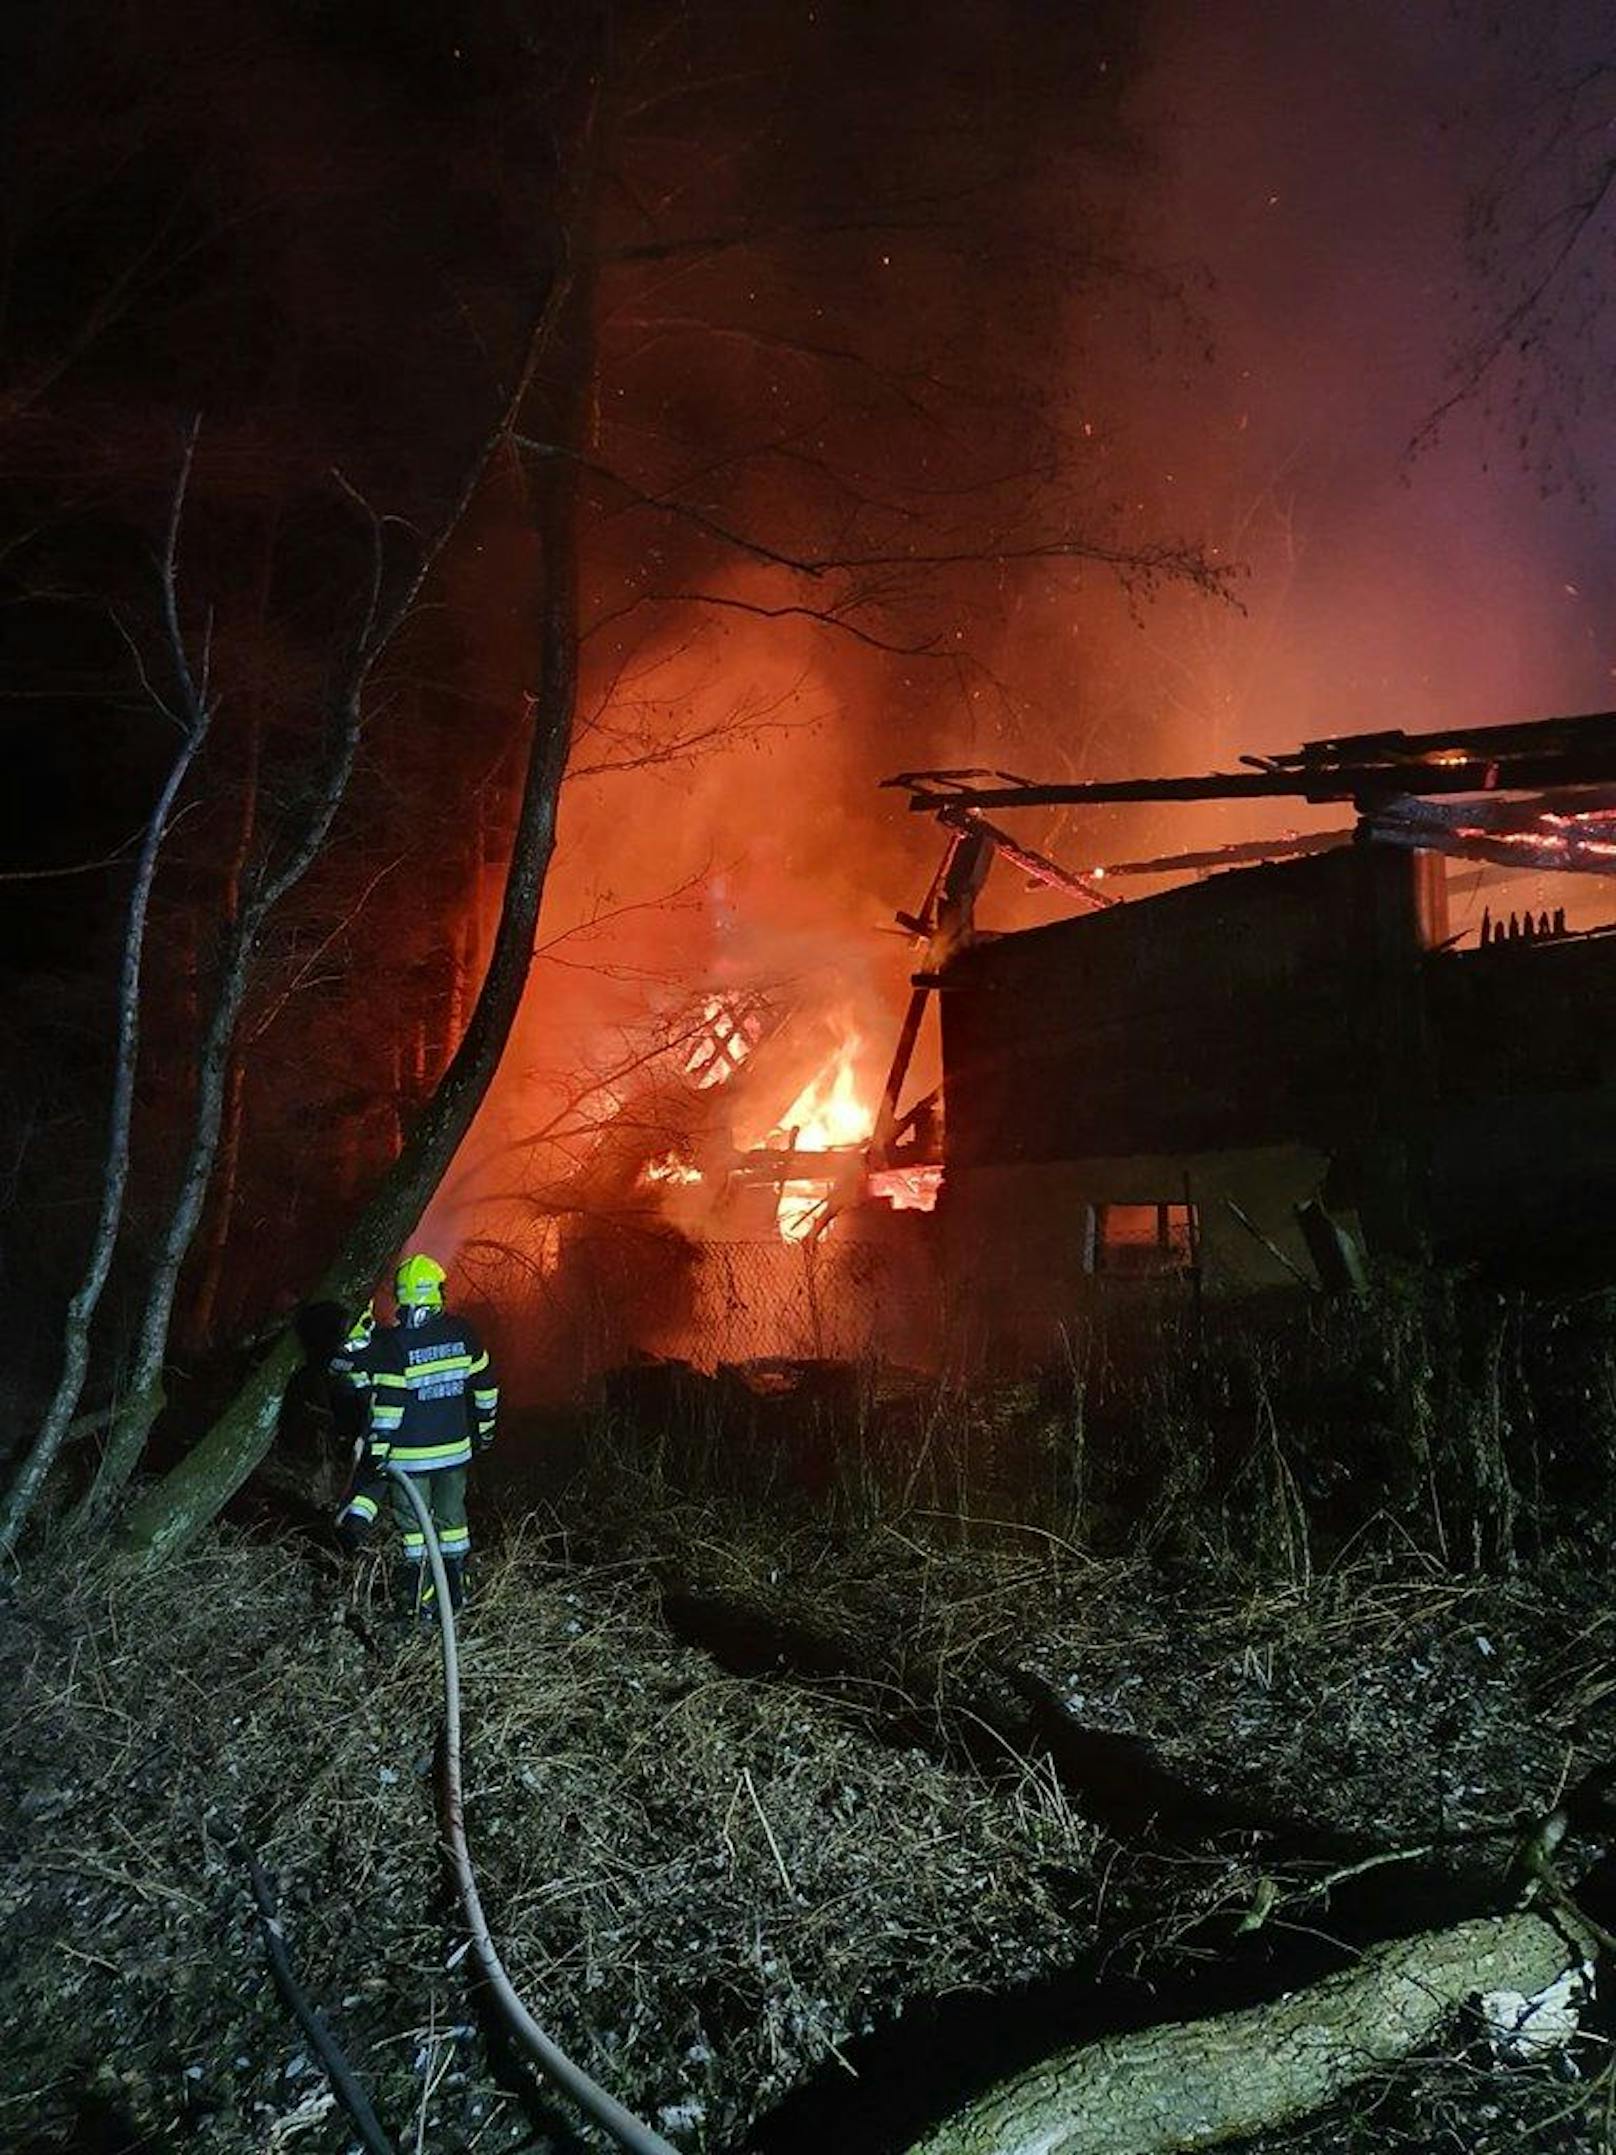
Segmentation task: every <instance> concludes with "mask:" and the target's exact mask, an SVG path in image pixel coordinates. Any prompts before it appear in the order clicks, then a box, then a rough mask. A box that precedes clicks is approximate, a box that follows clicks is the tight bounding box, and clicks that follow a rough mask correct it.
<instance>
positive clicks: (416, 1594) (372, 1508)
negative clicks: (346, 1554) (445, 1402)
mask: <svg viewBox="0 0 1616 2155" xmlns="http://www.w3.org/2000/svg"><path fill="white" fill-rule="evenodd" d="M466 1472H467V1470H466V1469H465V1468H464V1467H439V1468H438V1469H437V1470H436V1471H435V1472H434V1473H431V1474H412V1475H411V1476H410V1482H411V1486H412V1487H413V1488H414V1489H415V1490H416V1492H417V1493H418V1494H419V1496H420V1497H421V1499H422V1501H423V1502H424V1503H425V1505H426V1508H427V1511H428V1513H429V1514H430V1516H431V1520H432V1524H433V1527H434V1528H435V1529H436V1532H437V1537H438V1544H439V1546H440V1547H441V1549H442V1551H443V1569H444V1572H445V1574H446V1576H447V1578H448V1581H449V1606H450V1607H451V1608H453V1609H458V1608H459V1607H460V1606H461V1605H462V1603H463V1602H464V1600H465V1570H466V1558H467V1556H468V1555H469V1553H470V1550H471V1529H470V1528H469V1527H468V1526H467V1524H466ZM384 1495H385V1497H386V1499H387V1504H388V1508H389V1510H390V1511H391V1512H392V1515H393V1524H394V1525H395V1526H396V1527H397V1528H398V1533H399V1540H400V1543H401V1544H402V1548H401V1554H400V1558H399V1562H398V1564H397V1565H396V1566H395V1568H394V1572H393V1594H394V1598H395V1600H396V1601H397V1603H398V1606H399V1608H400V1609H401V1610H402V1611H403V1612H404V1613H405V1614H406V1615H418V1616H430V1615H431V1614H432V1613H433V1610H434V1607H435V1604H436V1602H437V1589H436V1586H435V1584H434V1582H433V1578H432V1571H431V1567H430V1565H429V1564H428V1563H427V1558H426V1536H425V1534H424V1533H423V1532H422V1531H421V1522H420V1520H419V1519H418V1518H417V1517H416V1516H415V1506H414V1505H413V1504H412V1503H411V1502H410V1500H409V1496H408V1494H407V1493H406V1491H404V1490H403V1489H401V1488H400V1487H399V1485H398V1483H397V1482H396V1481H394V1480H393V1478H392V1476H391V1475H388V1474H381V1473H376V1472H374V1471H373V1472H372V1473H370V1474H369V1475H367V1476H366V1478H365V1479H364V1480H363V1481H361V1483H360V1484H359V1486H358V1488H357V1489H355V1491H354V1493H353V1495H352V1496H351V1497H350V1498H349V1499H348V1502H347V1504H346V1505H345V1507H344V1508H343V1512H342V1516H341V1518H340V1519H339V1520H338V1521H337V1533H338V1535H339V1537H340V1538H341V1540H342V1542H343V1543H344V1545H345V1546H346V1547H348V1548H350V1549H357V1548H361V1547H362V1546H363V1545H364V1543H365V1542H367V1541H368V1540H369V1539H370V1535H371V1532H372V1530H373V1528H374V1527H375V1524H376V1519H377V1517H378V1514H379V1513H380V1511H381V1505H382V1499H383V1496H384Z"/></svg>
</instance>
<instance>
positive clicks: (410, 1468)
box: [333, 1252, 499, 1618]
mask: <svg viewBox="0 0 1616 2155" xmlns="http://www.w3.org/2000/svg"><path fill="white" fill-rule="evenodd" d="M443 1283H444V1271H443V1267H442V1266H441V1265H440V1264H438V1263H437V1262H436V1260H435V1259H433V1258H431V1257H428V1256H426V1255H424V1254H423V1253H421V1252H416V1253H414V1254H412V1255H411V1256H408V1257H406V1258H405V1259H404V1261H403V1263H402V1264H401V1265H400V1266H399V1268H398V1271H397V1273H396V1274H395V1276H394V1280H393V1292H394V1296H395V1298H396V1300H397V1303H398V1315H397V1318H396V1319H395V1321H394V1322H393V1323H392V1324H391V1325H383V1326H379V1327H377V1329H376V1330H375V1331H374V1333H373V1334H372V1336H371V1338H370V1340H369V1342H368V1344H365V1345H363V1347H362V1348H361V1349H360V1350H359V1351H357V1352H356V1354H355V1356H354V1357H353V1359H352V1365H351V1367H350V1368H349V1370H348V1371H346V1372H345V1373H344V1376H343V1381H345V1382H347V1383H349V1384H354V1385H358V1386H362V1387H363V1389H364V1391H365V1393H366V1394H367V1396H368V1400H369V1422H368V1429H367V1434H366V1439H365V1450H364V1456H363V1457H362V1459H361V1461H360V1464H359V1468H358V1472H357V1476H356V1482H355V1487H354V1492H353V1495H352V1496H351V1497H350V1498H349V1499H348V1502H347V1504H346V1505H345V1506H344V1508H343V1512H342V1516H341V1518H340V1519H339V1520H338V1522H337V1532H338V1535H339V1537H340V1539H341V1540H342V1541H343V1543H344V1545H345V1546H346V1547H348V1548H350V1549H353V1548H358V1547H359V1546H360V1545H362V1543H363V1542H364V1541H365V1540H367V1539H368V1537H369V1535H370V1532H371V1529H372V1528H373V1527H374V1525H375V1523H376V1519H377V1516H378V1514H379V1512H380V1509H381V1500H382V1496H383V1493H384V1490H385V1492H386V1494H387V1497H388V1501H389V1505H390V1508H391V1510H392V1514H393V1519H394V1523H395V1524H396V1525H397V1527H398V1530H399V1534H400V1537H401V1539H402V1542H403V1557H402V1561H401V1563H400V1564H399V1566H398V1569H397V1572H396V1574H395V1592H396V1595H397V1599H398V1603H399V1606H400V1608H401V1609H403V1610H404V1611H405V1612H406V1613H410V1614H415V1615H419V1616H424V1617H427V1618H430V1617H431V1616H432V1614H433V1602H434V1599H435V1591H434V1587H433V1581H432V1575H431V1572H430V1570H429V1568H428V1566H427V1561H426V1537H425V1535H424V1534H423V1533H422V1531H421V1525H420V1521H419V1520H418V1519H417V1518H416V1515H415V1508H414V1506H413V1505H412V1504H411V1503H410V1500H409V1497H408V1494H407V1493H406V1492H405V1491H404V1490H403V1489H401V1488H399V1486H398V1485H397V1483H396V1482H394V1481H392V1480H391V1479H390V1478H389V1477H388V1475H387V1473H386V1471H385V1470H386V1468H387V1466H388V1464H389V1463H391V1464H392V1465H394V1466H397V1467H400V1468H402V1469H403V1471H404V1472H405V1473H406V1474H407V1475H408V1476H409V1477H410V1480H411V1482H412V1483H413V1484H414V1486H415V1487H416V1489H417V1490H418V1491H419V1492H420V1494H421V1496H422V1497H423V1498H424V1499H425V1501H426V1505H427V1509H428V1511H429V1512H430V1513H431V1516H432V1524H433V1526H434V1528H435V1529H436V1531H437V1536H438V1542H439V1545H440V1546H441V1548H442V1550H443V1568H444V1571H445V1573H446V1574H447V1576H448V1582H449V1601H450V1605H451V1607H453V1608H456V1609H458V1608H459V1607H460V1606H461V1604H462V1602H463V1600H464V1598H465V1566H466V1557H467V1554H468V1552H469V1551H470V1548H471V1532H470V1529H469V1528H468V1526H467V1524H466V1475H467V1470H468V1469H469V1467H470V1465H471V1458H472V1452H473V1449H474V1448H475V1450H477V1451H479V1452H483V1451H486V1450H487V1449H488V1447H489V1445H490V1444H492V1442H493V1441H494V1423H495V1418H496V1416H497V1415H498V1412H499V1385H498V1382H497V1380H496V1378H495V1376H494V1369H493V1364H492V1363H491V1362H490V1361H489V1358H488V1351H487V1349H486V1348H485V1347H484V1346H483V1344H482V1342H481V1341H480V1340H479V1339H478V1337H477V1333H476V1329H475V1327H474V1326H473V1325H472V1324H471V1323H470V1322H469V1321H468V1320H467V1319H466V1318H464V1317H454V1316H451V1315H450V1314H449V1312H448V1311H447V1310H446V1309H445V1308H444V1306H443ZM351 1336H352V1335H350V1337H351ZM338 1360H339V1361H340V1360H342V1357H340V1356H339V1357H338ZM333 1372H334V1373H336V1365H335V1364H333Z"/></svg>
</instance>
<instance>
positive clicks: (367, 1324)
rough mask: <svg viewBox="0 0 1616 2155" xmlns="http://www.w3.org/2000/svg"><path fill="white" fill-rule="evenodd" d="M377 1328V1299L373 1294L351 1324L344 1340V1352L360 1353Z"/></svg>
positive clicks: (368, 1343)
mask: <svg viewBox="0 0 1616 2155" xmlns="http://www.w3.org/2000/svg"><path fill="white" fill-rule="evenodd" d="M375 1329H376V1299H375V1297H374V1295H373V1296H372V1297H371V1299H370V1300H369V1301H368V1302H367V1303H366V1304H365V1306H364V1308H363V1309H362V1310H361V1311H360V1312H359V1315H358V1316H357V1317H356V1318H355V1319H354V1321H353V1323H352V1324H351V1325H349V1327H348V1332H347V1337H346V1338H345V1339H344V1340H343V1342H342V1346H343V1352H344V1353H345V1354H358V1353H360V1352H361V1351H362V1350H363V1349H364V1348H366V1347H368V1346H369V1345H370V1337H371V1334H372V1333H373V1332H374V1331H375Z"/></svg>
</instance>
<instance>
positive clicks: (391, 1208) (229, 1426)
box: [124, 272, 591, 1561]
mask: <svg viewBox="0 0 1616 2155" xmlns="http://www.w3.org/2000/svg"><path fill="white" fill-rule="evenodd" d="M590 306H591V292H590V289H589V286H588V283H587V281H586V280H585V279H584V277H583V276H582V275H581V274H579V273H577V272H572V273H570V274H569V276H568V282H567V285H566V287H565V290H564V292H563V293H562V294H561V296H560V301H559V305H558V308H557V312H556V317H555V328H554V331H553V342H552V344H551V346H550V351H549V357H550V360H551V366H550V368H549V370H548V371H549V373H550V377H551V379H552V381H553V382H554V383H555V384H556V386H555V387H554V388H553V390H552V392H551V396H552V400H553V403H554V405H555V407H556V408H555V410H554V414H553V419H552V424H553V425H554V426H555V427H556V429H557V430H558V431H556V432H554V433H552V434H551V435H550V437H549V438H550V439H551V440H553V441H555V442H557V443H561V444H566V445H569V446H571V445H575V444H576V443H577V442H578V440H579V438H580V430H581V424H582V420H583V415H584V412H585V408H586V399H587V394H588V386H589V380H590V361H591V349H590V335H589V318H590ZM576 494H577V460H576V457H575V456H572V455H567V454H562V455H556V456H552V457H550V458H547V459H546V461H545V464H544V467H543V469H542V472H541V475H540V482H539V486H538V490H537V496H536V521H537V526H538V537H539V541H540V551H541V560H542V568H543V576H544V596H543V602H542V608H541V616H540V654H541V655H540V679H539V690H538V693H537V695H536V696H535V697H534V699H533V702H532V712H531V717H532V734H531V738H530V744H529V752H528V766H527V776H526V782H525V786H524V790H523V796H522V806H521V812H520V815H519V817H518V821H517V828H516V836H515V843H514V847H513V850H512V854H511V861H510V867H509V869H508V871H507V874H506V882H505V896H504V904H503V906H502V909H501V912H500V916H499V925H498V927H497V929H496V931H495V937H494V948H493V953H492V955H491V957H490V959H489V964H488V972H487V975H486V977H485V979H484V981H483V984H482V988H481V991H480V993H479V995H478V997H477V1002H476V1005H475V1007H474V1008H473V1010H472V1013H471V1018H470V1022H469V1023H468V1025H467V1027H466V1031H465V1034H464V1036H463V1038H462V1039H461V1041H460V1043H459V1045H458V1047H457V1048H456V1050H455V1053H454V1056H453V1058H452V1059H451V1061H450V1063H449V1066H448V1068H447V1069H446V1070H445V1071H444V1073H443V1076H442V1078H441V1079H440V1080H439V1082H438V1084H437V1086H436V1088H435V1089H434V1091H433V1093H432V1095H431V1097H430V1098H429V1099H428V1100H427V1102H426V1104H425V1106H424V1107H423V1108H422V1110H421V1112H420V1114H419V1115H418V1116H417V1117H416V1118H415V1120H414V1122H413V1124H412V1125H411V1128H410V1129H409V1131H408V1133H407V1135H406V1137H405V1139H404V1143H403V1146H402V1149H401V1150H400V1152H399V1154H398V1157H397V1159H396V1160H395V1161H394V1162H393V1164H392V1166H391V1167H390V1168H389V1169H388V1171H387V1173H386V1174H385V1176H384V1177H383V1179H382V1182H381V1185H380V1187H379V1188H378V1189H377V1190H376V1192H375V1194H374V1195H373V1196H372V1198H371V1200H370V1202H369V1203H368V1204H367V1205H366V1207H365V1209H364V1211H363V1212H362V1213H361V1215H360V1217H359V1219H358V1221H357V1222H356V1223H355V1225H354V1227H353V1229H352V1231H351V1232H350V1234H349V1236H348V1239H347V1241H346V1242H345V1244H344V1245H343V1248H342V1250H341V1252H340V1254H339V1255H338V1257H337V1258H336V1260H335V1261H334V1263H333V1264H332V1265H331V1266H330V1268H329V1269H328V1270H327V1272H326V1274H325V1276H324V1278H323V1279H322V1280H321V1281H320V1283H319V1285H318V1286H317V1287H316V1288H315V1290H314V1297H315V1299H317V1300H330V1301H336V1302H352V1301H355V1300H356V1299H358V1298H359V1297H361V1296H362V1295H363V1294H365V1293H367V1292H368V1291H369V1289H370V1287H371V1285H372V1283H373V1282H374V1280H375V1278H376V1276H377V1274H378V1273H379V1272H380V1271H381V1269H382V1268H383V1266H384V1265H385V1263H386V1262H387V1260H388V1259H389V1258H390V1257H391V1256H392V1255H393V1253H394V1252H395V1251H396V1250H397V1248H398V1246H399V1243H400V1241H401V1240H402V1238H403V1237H404V1236H406V1235H407V1234H408V1233H409V1231H410V1229H411V1228H413V1227H414V1225H415V1223H416V1221H417V1220H418V1219H419V1218H420V1216H421V1214H422V1212H424V1211H425V1209H426V1206H427V1203H428V1201H429V1200H430V1198H431V1196H432V1193H433V1191H434V1190H435V1189H436V1188H437V1185H438V1183H439V1182H440V1181H441V1180H442V1178H443V1175H444V1173H445V1172H446V1170H447V1169H448V1167H449V1164H450V1162H451V1161H452V1160H453V1158H454V1155H455V1152H456V1151H457V1150H458V1148H459V1145H460V1142H461V1140H462V1139H463V1137H464V1136H465V1134H466V1131H467V1129H468V1128H469V1127H470V1124H471V1120H472V1117H473V1116H474V1115H475V1114H476V1112H477V1109H478V1108H479V1107H480V1106H481V1104H482V1101H483V1097H484V1095H485V1094H486V1092H487V1090H488V1087H489V1084H490V1082H491V1080H492V1078H493V1076H494V1072H495V1071H496V1069H497V1068H498V1066H499V1060H500V1056H501V1055H502V1053H503V1051H504V1047H505V1043H506V1040H507V1039H508V1037H509V1034H510V1030H511V1026H512V1023H513V1022H514V1020H515V1017H516V1013H517V1010H518V1008H519V1007H520V1004H521V1000H522V995H523V991H524V990H525V988H526V986H527V979H528V973H529V970H530V968H531V965H532V958H533V941H534V935H535V933H536V931H537V927H538V919H539V904H540V900H541V898H542V896H543V892H544V883H545V877H546V874H547V873H548V870H549V866H550V859H551V855H552V853H553V852H554V849H555V833H556V804H557V799H558V796H559V793H560V790H561V779H562V774H563V772H564V770H565V768H566V760H567V751H568V748H569V746H570V743H571V734H572V718H573V708H574V704H575V700H576V686H577V664H578V599H577V522H576V514H575V507H576ZM297 1366H298V1348H297V1345H296V1342H295V1341H294V1340H293V1339H292V1338H290V1337H288V1338H286V1339H283V1340H282V1341H281V1342H280V1343H279V1344H278V1345H277V1346H276V1347H275V1348H274V1350H273V1351H272V1352H271V1353H270V1354H269V1356H268V1357H267V1358H266V1359H265V1360H264V1361H263V1362H262V1363H261V1364H260V1365H259V1367H258V1368H257V1369H256V1370H255V1371H254V1372H253V1374H252V1376H251V1377H250V1378H249V1379H248V1380H247V1382H246V1384H245V1385H244V1386H243V1387H242V1389H241V1391H240V1392H239V1393H238V1394H237V1396H236V1398H235V1399H234V1400H233V1401H232V1402H231V1404H230V1405H229V1406H228V1407H227V1408H226V1410H225V1412H224V1413H223V1415H221V1417H220V1418H219V1420H218V1421H217V1422H216V1423H215V1424H214V1426H213V1427H212V1429H210V1430H209V1432H208V1433H207V1435H206V1436H205V1437H204V1438H203V1439H202V1441H201V1442H200V1443H199V1444H198V1445H197V1446H196V1447H195V1448H194V1449H193V1450H192V1451H191V1452H190V1453H189V1454H188V1455H187V1456H186V1458H184V1459H183V1460H181V1462H180V1463H179V1465H178V1466H177V1467H175V1468H174V1469H173V1471H172V1472H171V1473H170V1474H169V1475H168V1476H167V1477H166V1479H165V1480H164V1481H163V1482H162V1483H160V1484H159V1485H158V1486H157V1487H156V1488H155V1489H153V1490H151V1491H150V1492H149V1493H148V1494H147V1495H146V1496H145V1497H144V1498H143V1499H142V1500H141V1501H140V1502H139V1503H138V1504H137V1505H136V1506H135V1507H134V1509H133V1510H132V1511H131V1513H130V1515H129V1517H128V1519H127V1520H126V1521H125V1524H124V1538H125V1541H126V1543H127V1544H128V1545H129V1546H130V1547H132V1548H134V1549H136V1550H139V1551H141V1552H143V1553H145V1554H146V1555H148V1556H149V1557H150V1558H151V1559H152V1560H154V1561H160V1560H161V1559H163V1558H165V1557H167V1556H169V1555H172V1554H173V1553H175V1552H176V1551H178V1550H180V1549H182V1548H184V1547H185V1546H186V1544H187V1543H188V1542H190V1541H191V1539H192V1538H193V1537H194V1536H195V1535H196V1534H197V1533H198V1532H199V1531H200V1530H201V1528H202V1527H204V1526H205V1525H206V1524H207V1522H208V1521H209V1520H210V1519H211V1518H213V1516H214V1515H215V1514H216V1513H217V1511H218V1509H219V1507H220V1505H221V1504H223V1503H224V1502H225V1501H226V1500H227V1499H228V1498H229V1497H230V1496H231V1495H233V1494H234V1492H235V1491H236V1490H237V1489H239V1488H240V1486H241V1484H242V1483H243V1482H244V1481H245V1480H246V1479H247V1476H248V1475H249V1474H250V1473H251V1472H252V1470H253V1468H254V1467H255V1466H256V1465H257V1464H258V1462H259V1460H260V1459H262V1458H263V1456H264V1453H265V1452H266V1451H267V1450H268V1448H269V1445H270V1443H271V1442H272V1441H273V1438H274V1434H275V1427H276V1421H277V1418H278V1415H279V1411H280V1401H281V1395H282V1394H283V1392H284V1391H285V1389H286V1385H287V1383H288V1381H289V1379H290V1377H291V1375H292V1373H293V1371H294V1370H295V1369H296V1368H297Z"/></svg>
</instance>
